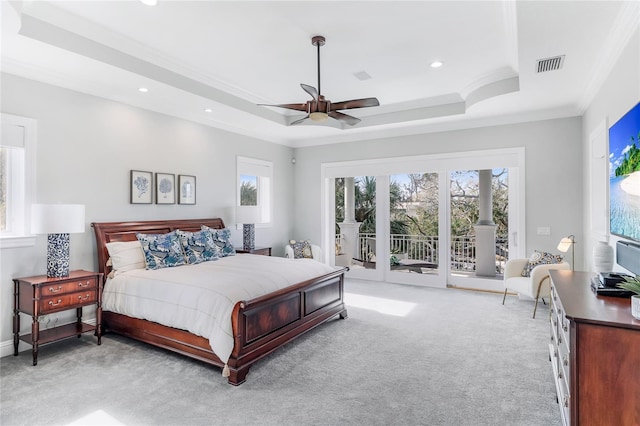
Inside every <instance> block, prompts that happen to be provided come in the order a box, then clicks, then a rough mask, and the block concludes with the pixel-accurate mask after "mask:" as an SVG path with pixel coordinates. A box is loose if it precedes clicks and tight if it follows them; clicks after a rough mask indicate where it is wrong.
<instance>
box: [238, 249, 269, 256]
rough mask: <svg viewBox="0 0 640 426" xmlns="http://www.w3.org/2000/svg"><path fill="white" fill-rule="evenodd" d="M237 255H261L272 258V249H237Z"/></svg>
mask: <svg viewBox="0 0 640 426" xmlns="http://www.w3.org/2000/svg"><path fill="white" fill-rule="evenodd" d="M236 253H240V254H247V253H250V254H259V255H262V256H271V247H256V248H253V249H251V250H244V249H236Z"/></svg>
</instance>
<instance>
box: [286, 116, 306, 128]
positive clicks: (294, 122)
mask: <svg viewBox="0 0 640 426" xmlns="http://www.w3.org/2000/svg"><path fill="white" fill-rule="evenodd" d="M307 118H309V116H308V115H307V116H306V117H302V118H301V119H300V120H296V121H292V122H291V123H289V126H294V125H296V124H300V123H302V122H303V121H304V120H306V119H307Z"/></svg>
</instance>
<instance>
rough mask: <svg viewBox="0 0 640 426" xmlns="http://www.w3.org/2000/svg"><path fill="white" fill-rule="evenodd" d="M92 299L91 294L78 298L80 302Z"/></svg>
mask: <svg viewBox="0 0 640 426" xmlns="http://www.w3.org/2000/svg"><path fill="white" fill-rule="evenodd" d="M90 297H91V294H89V293H87V294H85V295H84V296H83V295H80V296H78V300H80V301H84V300H87V299H89V298H90Z"/></svg>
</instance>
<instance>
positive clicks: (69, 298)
mask: <svg viewBox="0 0 640 426" xmlns="http://www.w3.org/2000/svg"><path fill="white" fill-rule="evenodd" d="M96 300H97V293H96V291H95V290H92V291H83V292H78V293H71V294H61V295H59V296H54V297H47V298H45V299H42V300H40V301H39V306H38V308H39V311H40V313H41V314H43V315H44V314H48V313H51V312H55V311H59V310H63V309H70V308H79V307H81V306H84V305H88V304H93V303H96Z"/></svg>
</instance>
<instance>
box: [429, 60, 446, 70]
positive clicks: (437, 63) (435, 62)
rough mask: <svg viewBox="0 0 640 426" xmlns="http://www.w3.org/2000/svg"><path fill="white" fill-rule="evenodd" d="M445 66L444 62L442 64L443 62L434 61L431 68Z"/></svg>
mask: <svg viewBox="0 0 640 426" xmlns="http://www.w3.org/2000/svg"><path fill="white" fill-rule="evenodd" d="M443 65H444V62H442V61H433V62H431V68H440V67H441V66H443Z"/></svg>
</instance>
